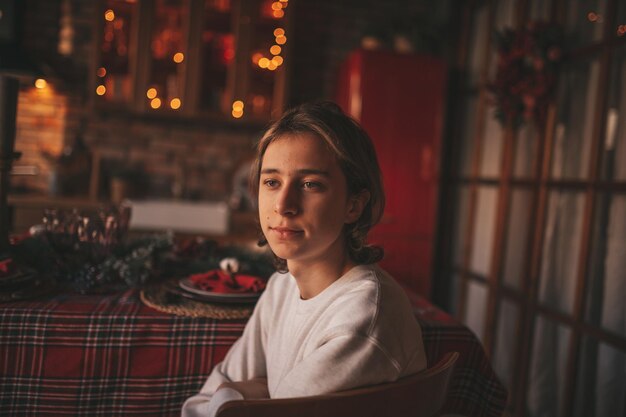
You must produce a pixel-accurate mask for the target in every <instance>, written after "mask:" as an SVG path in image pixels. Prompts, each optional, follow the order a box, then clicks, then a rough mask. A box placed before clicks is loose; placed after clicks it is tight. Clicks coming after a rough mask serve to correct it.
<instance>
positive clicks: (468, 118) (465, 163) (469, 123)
mask: <svg viewBox="0 0 626 417" xmlns="http://www.w3.org/2000/svg"><path fill="white" fill-rule="evenodd" d="M477 102H478V99H477V98H476V97H475V96H470V97H468V98H466V99H465V108H464V109H463V111H464V112H465V113H464V115H463V116H464V117H463V128H462V129H461V132H460V138H461V143H460V146H459V148H460V154H461V161H460V162H461V164H460V166H459V172H458V173H459V175H461V176H464V177H466V176H470V175H471V173H472V159H473V157H474V135H475V134H476V104H477Z"/></svg>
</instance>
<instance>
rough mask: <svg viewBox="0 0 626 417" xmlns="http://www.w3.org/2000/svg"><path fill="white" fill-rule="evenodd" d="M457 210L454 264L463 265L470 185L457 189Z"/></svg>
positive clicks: (453, 237) (453, 240)
mask: <svg viewBox="0 0 626 417" xmlns="http://www.w3.org/2000/svg"><path fill="white" fill-rule="evenodd" d="M456 198H457V203H456V212H455V214H454V219H453V221H454V229H453V230H452V247H453V248H454V249H453V257H452V259H453V265H454V266H457V267H462V266H463V244H464V242H465V231H466V229H467V215H468V213H469V187H467V186H462V187H459V188H458V189H457V194H456Z"/></svg>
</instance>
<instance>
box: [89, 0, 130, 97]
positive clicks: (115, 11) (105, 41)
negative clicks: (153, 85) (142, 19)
mask: <svg viewBox="0 0 626 417" xmlns="http://www.w3.org/2000/svg"><path fill="white" fill-rule="evenodd" d="M102 19H103V21H104V24H103V25H102V34H101V37H100V61H99V63H98V65H97V68H96V75H97V81H96V86H95V89H96V95H97V96H98V97H101V98H102V99H104V100H105V101H117V102H129V101H130V100H131V97H132V77H131V65H132V63H131V60H132V59H133V58H132V54H131V53H130V49H131V39H132V37H133V30H134V27H135V25H136V24H137V22H136V20H137V3H136V2H128V1H126V0H107V1H106V2H105V8H104V14H103V16H102Z"/></svg>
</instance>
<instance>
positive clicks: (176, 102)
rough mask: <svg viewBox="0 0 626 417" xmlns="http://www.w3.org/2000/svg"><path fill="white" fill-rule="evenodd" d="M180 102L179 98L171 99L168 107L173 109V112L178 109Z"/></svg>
mask: <svg viewBox="0 0 626 417" xmlns="http://www.w3.org/2000/svg"><path fill="white" fill-rule="evenodd" d="M181 104H182V103H181V101H180V99H179V98H173V99H172V100H171V101H170V107H171V108H173V109H174V110H177V109H180V105H181Z"/></svg>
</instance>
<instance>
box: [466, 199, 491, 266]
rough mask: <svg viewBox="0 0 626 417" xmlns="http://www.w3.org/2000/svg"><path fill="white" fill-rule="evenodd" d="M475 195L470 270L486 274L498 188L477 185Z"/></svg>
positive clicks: (489, 264) (489, 263) (489, 258)
mask: <svg viewBox="0 0 626 417" xmlns="http://www.w3.org/2000/svg"><path fill="white" fill-rule="evenodd" d="M477 197H478V201H477V204H476V211H475V213H474V236H473V242H472V249H471V250H472V254H471V258H470V269H471V270H472V272H475V273H477V274H482V275H485V276H486V275H488V274H489V268H490V266H491V255H492V252H493V239H494V233H495V229H496V210H497V203H498V189H497V188H496V187H479V188H478V196H477Z"/></svg>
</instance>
